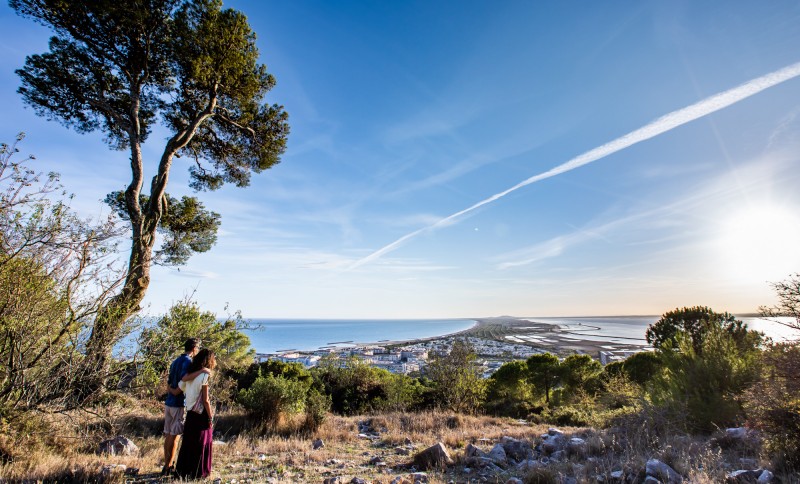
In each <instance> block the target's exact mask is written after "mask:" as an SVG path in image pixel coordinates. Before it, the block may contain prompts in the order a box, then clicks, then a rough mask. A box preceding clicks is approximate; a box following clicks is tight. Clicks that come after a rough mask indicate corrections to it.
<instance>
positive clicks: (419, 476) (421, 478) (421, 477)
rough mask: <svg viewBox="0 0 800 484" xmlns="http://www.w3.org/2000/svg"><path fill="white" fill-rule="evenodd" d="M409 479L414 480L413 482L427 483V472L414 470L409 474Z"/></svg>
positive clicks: (417, 483)
mask: <svg viewBox="0 0 800 484" xmlns="http://www.w3.org/2000/svg"><path fill="white" fill-rule="evenodd" d="M411 479H413V480H414V484H427V483H428V474H426V473H424V472H415V473H413V474H411Z"/></svg>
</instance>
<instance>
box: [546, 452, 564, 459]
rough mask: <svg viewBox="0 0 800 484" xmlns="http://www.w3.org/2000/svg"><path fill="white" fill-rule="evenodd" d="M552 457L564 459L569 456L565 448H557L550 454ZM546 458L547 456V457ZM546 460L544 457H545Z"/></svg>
mask: <svg viewBox="0 0 800 484" xmlns="http://www.w3.org/2000/svg"><path fill="white" fill-rule="evenodd" d="M550 458H551V459H553V460H564V459H566V458H567V452H566V451H564V450H557V451H555V452H553V453H552V454H550ZM545 459H546V457H545ZM543 460H544V459H543Z"/></svg>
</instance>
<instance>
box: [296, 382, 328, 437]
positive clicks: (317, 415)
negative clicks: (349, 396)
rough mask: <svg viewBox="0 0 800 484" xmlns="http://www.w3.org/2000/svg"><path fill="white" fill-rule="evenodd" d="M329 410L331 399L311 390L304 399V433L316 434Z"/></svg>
mask: <svg viewBox="0 0 800 484" xmlns="http://www.w3.org/2000/svg"><path fill="white" fill-rule="evenodd" d="M330 410H331V397H329V396H328V395H323V394H322V393H320V392H318V391H317V390H315V389H313V388H312V389H311V391H309V392H308V396H307V397H306V419H305V423H304V425H303V428H304V430H305V431H306V432H310V433H313V432H316V431H317V429H319V428H320V426H321V425H322V424H323V423H324V422H325V418H326V417H327V416H328V412H330Z"/></svg>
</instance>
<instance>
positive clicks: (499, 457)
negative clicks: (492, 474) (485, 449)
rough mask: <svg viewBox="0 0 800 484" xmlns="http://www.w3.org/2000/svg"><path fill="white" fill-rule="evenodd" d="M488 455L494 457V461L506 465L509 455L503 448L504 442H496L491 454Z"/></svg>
mask: <svg viewBox="0 0 800 484" xmlns="http://www.w3.org/2000/svg"><path fill="white" fill-rule="evenodd" d="M487 457H489V458H490V459H492V462H494V463H495V464H497V465H499V466H505V465H506V461H507V460H508V456H507V455H506V451H505V449H503V445H502V444H496V445H495V446H494V447H492V450H490V451H489V455H487Z"/></svg>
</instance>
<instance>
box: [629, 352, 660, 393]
mask: <svg viewBox="0 0 800 484" xmlns="http://www.w3.org/2000/svg"><path fill="white" fill-rule="evenodd" d="M661 367H662V363H661V359H660V358H659V356H658V354H656V353H654V352H650V351H641V352H639V353H635V354H633V355H631V356H629V357H627V358H625V360H624V361H622V371H623V373H624V374H625V376H626V377H627V378H628V379H630V380H631V381H632V382H634V383H636V384H638V385H639V386H642V387H644V386H645V385H647V383H648V382H650V381H652V380H653V378H655V376H656V375H658V373H659V372H660V371H661Z"/></svg>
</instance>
